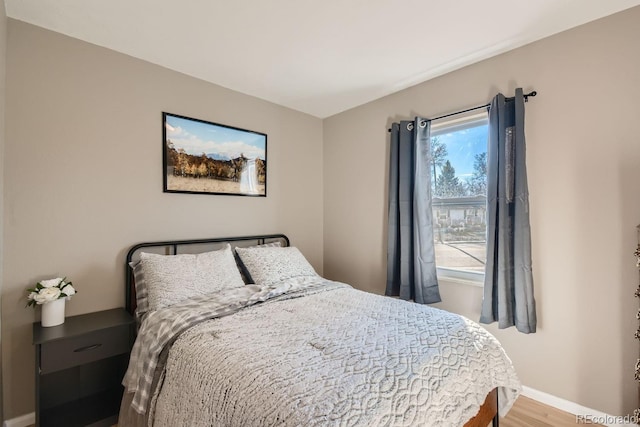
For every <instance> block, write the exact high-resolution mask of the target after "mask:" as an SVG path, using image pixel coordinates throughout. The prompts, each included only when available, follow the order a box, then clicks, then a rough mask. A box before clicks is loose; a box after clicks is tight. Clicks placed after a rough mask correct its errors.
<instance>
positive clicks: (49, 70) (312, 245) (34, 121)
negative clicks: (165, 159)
mask: <svg viewBox="0 0 640 427" xmlns="http://www.w3.org/2000/svg"><path fill="white" fill-rule="evenodd" d="M207 54H212V55H213V54H215V53H213V52H210V53H207ZM256 72H259V70H257V71H256ZM7 82H8V85H7V87H8V90H7V143H6V149H5V154H6V159H5V184H6V185H5V188H6V191H5V194H4V203H5V205H4V239H5V240H4V248H5V259H4V261H5V262H4V289H3V292H2V298H3V301H2V336H3V341H4V342H3V344H4V345H3V347H4V352H3V373H4V392H5V394H4V396H5V401H4V403H5V414H6V416H7V418H12V417H15V416H19V415H21V414H24V413H28V412H31V411H33V410H34V398H33V392H34V386H33V382H34V369H33V365H34V356H33V347H32V345H31V324H32V322H34V321H35V320H36V319H38V316H39V314H38V312H36V313H34V312H33V310H31V309H27V308H25V303H26V300H25V299H24V295H25V292H24V290H25V288H26V287H27V286H29V285H32V284H33V283H35V282H36V281H37V280H39V279H43V278H46V277H50V276H57V275H66V276H68V277H69V278H71V279H72V280H73V282H74V285H76V287H77V289H78V292H79V293H78V295H77V296H75V297H74V298H73V299H72V300H71V301H70V302H69V303H68V304H67V315H74V314H80V313H86V312H91V311H95V310H101V309H108V308H112V307H119V306H123V304H124V283H123V282H124V279H123V277H124V270H123V265H124V256H125V252H126V250H127V247H128V246H130V245H132V244H134V243H137V242H141V241H149V240H158V239H160V240H162V239H175V238H184V239H186V238H198V237H213V236H234V235H247V234H256V233H272V232H284V233H286V234H288V235H289V236H290V237H291V239H292V242H293V243H294V244H295V245H297V246H298V247H300V248H301V250H302V251H303V252H304V253H305V255H307V256H308V258H309V259H310V261H311V262H312V264H313V265H314V266H315V267H316V269H317V270H318V271H322V264H323V253H322V239H323V234H322V214H323V213H322V122H321V120H319V119H317V118H314V117H311V116H308V115H305V114H302V113H298V112H295V111H293V110H289V109H286V108H283V107H279V106H276V105H274V104H271V103H268V102H265V101H262V100H259V99H256V98H253V97H249V96H246V95H243V94H240V93H237V92H233V91H230V90H227V89H224V88H221V87H219V86H215V85H212V84H209V83H205V82H203V81H200V80H197V79H194V78H191V77H188V76H186V75H183V74H179V73H176V72H173V71H170V70H167V69H164V68H161V67H158V66H155V65H152V64H149V63H146V62H143V61H140V60H137V59H134V58H131V57H128V56H125V55H122V54H118V53H116V52H113V51H110V50H107V49H103V48H100V47H97V46H94V45H91V44H88V43H84V42H81V41H78V40H75V39H71V38H68V37H65V36H63V35H60V34H57V33H53V32H50V31H46V30H43V29H41V28H38V27H34V26H31V25H28V24H24V23H21V22H18V21H14V20H9V36H8V56H7ZM162 111H168V112H172V113H175V114H181V115H185V116H189V117H195V118H199V119H204V120H211V121H215V122H218V123H224V124H228V125H232V126H237V127H241V128H247V129H252V130H256V131H260V132H265V133H267V134H268V161H269V169H268V197H266V198H249V197H233V196H211V195H188V194H164V193H163V192H162V175H161V173H162V133H161V131H162V127H161V125H162V117H161V112H162Z"/></svg>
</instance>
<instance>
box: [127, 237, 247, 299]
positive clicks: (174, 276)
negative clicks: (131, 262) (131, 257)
mask: <svg viewBox="0 0 640 427" xmlns="http://www.w3.org/2000/svg"><path fill="white" fill-rule="evenodd" d="M140 263H141V265H142V271H143V273H144V282H145V285H146V288H147V302H148V309H149V310H158V309H160V308H163V307H168V306H170V305H174V304H177V303H179V302H181V301H184V300H186V299H189V298H193V297H196V296H201V295H207V294H211V293H214V292H220V291H221V290H224V289H232V288H238V287H241V286H244V282H243V281H242V277H240V272H239V271H238V268H237V267H236V262H235V259H234V258H233V253H232V252H231V246H230V245H229V244H227V245H226V246H225V247H224V248H222V249H220V250H217V251H212V252H204V253H201V254H180V255H157V254H150V253H145V252H143V253H141V254H140Z"/></svg>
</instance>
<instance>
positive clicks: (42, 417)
mask: <svg viewBox="0 0 640 427" xmlns="http://www.w3.org/2000/svg"><path fill="white" fill-rule="evenodd" d="M134 325H135V323H134V319H133V317H132V316H131V315H130V314H129V313H127V312H126V311H125V310H124V309H123V308H116V309H113V310H106V311H99V312H96V313H89V314H83V315H80V316H72V317H67V318H66V319H65V322H64V323H63V324H62V325H59V326H53V327H50V328H43V327H42V326H41V325H40V323H39V322H38V323H34V324H33V344H34V345H35V350H36V425H37V426H42V427H45V426H65V427H74V426H88V425H90V426H96V427H97V426H103V425H104V426H111V425H113V424H115V423H116V422H117V417H118V410H119V409H120V400H121V399H122V392H123V387H122V385H121V382H122V378H123V377H124V373H125V371H126V369H127V365H128V362H129V353H130V351H131V346H132V344H133V340H134V337H135V335H134V334H135V327H134Z"/></svg>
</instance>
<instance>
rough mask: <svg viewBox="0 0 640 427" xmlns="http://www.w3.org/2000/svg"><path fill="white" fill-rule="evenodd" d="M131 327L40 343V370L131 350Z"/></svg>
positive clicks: (60, 368) (44, 370) (52, 370)
mask: <svg viewBox="0 0 640 427" xmlns="http://www.w3.org/2000/svg"><path fill="white" fill-rule="evenodd" d="M129 331H130V327H129V326H127V325H125V326H118V327H114V328H108V329H102V330H97V331H94V332H92V333H89V334H85V335H81V336H78V337H75V338H67V339H63V340H57V341H51V342H46V343H43V344H42V345H41V350H40V351H41V358H40V361H41V362H40V372H41V374H46V373H49V372H55V371H60V370H63V369H67V368H71V367H73V366H78V365H83V364H85V363H89V362H93V361H96V360H100V359H104V358H106V357H110V356H115V355H118V354H122V353H128V352H129Z"/></svg>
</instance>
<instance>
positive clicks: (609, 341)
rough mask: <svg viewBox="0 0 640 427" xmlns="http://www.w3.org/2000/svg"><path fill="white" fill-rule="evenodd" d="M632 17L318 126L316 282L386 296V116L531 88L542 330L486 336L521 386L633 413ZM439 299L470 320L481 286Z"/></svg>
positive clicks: (637, 156) (452, 290)
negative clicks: (320, 278)
mask: <svg viewBox="0 0 640 427" xmlns="http://www.w3.org/2000/svg"><path fill="white" fill-rule="evenodd" d="M638 22H640V7H636V8H634V9H631V10H628V11H626V12H623V13H619V14H616V15H613V16H611V17H608V18H605V19H602V20H599V21H595V22H593V23H590V24H587V25H584V26H582V27H579V28H576V29H573V30H570V31H567V32H565V33H561V34H558V35H555V36H553V37H550V38H547V39H544V40H542V41H539V42H536V43H533V44H530V45H527V46H524V47H522V48H519V49H517V50H514V51H511V52H509V53H506V54H503V55H500V56H498V57H495V58H492V59H489V60H486V61H483V62H481V63H478V64H475V65H472V66H469V67H466V68H464V69H461V70H458V71H455V72H452V73H449V74H447V75H444V76H442V77H439V78H436V79H433V80H431V81H428V82H426V83H423V84H420V85H418V86H415V87H412V88H409V89H407V90H404V91H401V92H398V93H396V94H393V95H390V96H388V97H385V98H383V99H380V100H377V101H374V102H371V103H369V104H366V105H364V106H361V107H358V108H355V109H353V110H350V111H347V112H345V113H341V114H338V115H336V116H333V117H330V118H328V119H326V120H325V121H324V168H325V172H324V175H325V181H324V221H325V222H324V244H325V246H324V263H325V269H324V271H325V275H326V276H327V277H329V278H332V279H337V280H343V281H346V282H349V283H353V284H355V285H356V286H358V287H360V288H362V289H365V290H369V291H372V292H377V293H383V292H384V288H385V279H386V270H385V269H386V217H387V214H386V209H387V208H386V186H387V182H386V180H387V173H386V171H387V155H388V136H387V131H386V129H387V128H388V127H389V125H390V124H391V122H392V121H395V120H398V119H407V118H413V117H414V116H415V115H423V116H426V117H429V116H432V117H433V116H436V115H439V114H441V113H447V112H451V111H456V110H460V109H463V108H465V107H472V106H475V105H479V104H483V103H486V102H488V101H489V100H490V99H491V97H492V96H493V95H494V94H495V93H496V92H499V91H502V92H503V93H505V94H506V95H512V94H513V93H514V89H515V88H516V87H520V86H521V87H523V88H524V89H525V91H528V90H531V89H536V90H537V91H538V93H539V95H538V97H536V98H533V99H532V100H531V101H530V102H529V103H528V104H527V128H526V133H527V142H528V153H527V154H528V171H529V183H530V193H531V196H530V201H531V223H532V229H533V235H532V239H533V262H534V269H535V270H534V279H535V285H536V298H537V302H538V317H539V329H538V333H536V334H534V335H528V336H527V335H523V334H520V333H518V332H516V331H514V330H513V329H510V330H504V331H498V330H497V329H496V328H495V327H493V326H492V327H489V330H491V331H492V332H494V333H495V335H496V336H497V337H498V338H499V340H500V341H501V342H502V343H503V344H504V346H505V348H506V350H507V352H508V354H509V355H510V356H511V358H512V359H513V362H514V364H515V366H516V368H517V370H518V372H519V375H520V377H521V379H522V381H523V383H524V384H525V385H527V386H529V387H532V388H534V389H537V390H540V391H543V392H547V393H550V394H553V395H555V396H558V397H561V398H564V399H568V400H569V401H573V402H577V403H579V404H581V405H583V406H586V407H589V408H592V409H596V410H600V411H604V412H606V413H610V414H616V415H617V414H620V415H622V414H629V413H631V412H632V411H633V409H634V408H635V407H636V405H637V402H638V394H637V389H636V384H635V381H634V380H633V366H634V363H635V360H636V358H637V356H638V346H637V343H636V341H635V340H634V338H633V334H634V331H635V328H636V326H637V322H636V321H635V313H636V311H637V305H638V302H637V300H636V299H635V298H633V292H634V290H635V288H636V283H637V280H638V272H637V269H636V268H635V267H634V257H633V251H634V249H635V244H636V230H635V226H636V224H638V222H640V192H639V191H638V183H640V136H639V134H638V120H639V119H640V104H639V103H638V100H640V84H638V83H639V81H638V76H640V53H639V52H640V51H639V50H638V43H637V42H638V40H640V25H638ZM433 43H437V40H434V41H433ZM398 48H399V49H402V48H403V47H402V46H398ZM389 66H393V64H389ZM441 291H442V296H443V299H444V302H443V303H441V304H439V306H440V307H442V308H445V309H448V310H451V311H455V312H459V313H462V314H465V315H467V316H469V317H470V318H472V319H476V320H477V319H478V318H479V309H480V304H481V298H482V290H481V288H478V287H473V286H470V285H462V284H455V283H442V284H441Z"/></svg>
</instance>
